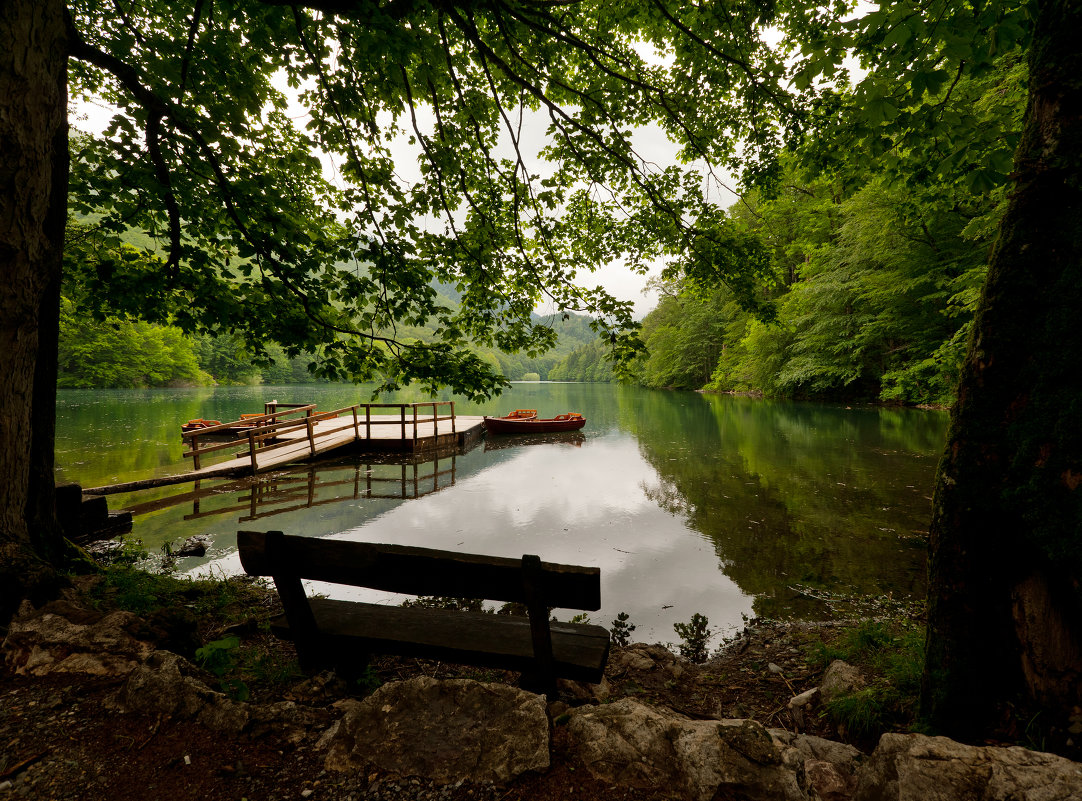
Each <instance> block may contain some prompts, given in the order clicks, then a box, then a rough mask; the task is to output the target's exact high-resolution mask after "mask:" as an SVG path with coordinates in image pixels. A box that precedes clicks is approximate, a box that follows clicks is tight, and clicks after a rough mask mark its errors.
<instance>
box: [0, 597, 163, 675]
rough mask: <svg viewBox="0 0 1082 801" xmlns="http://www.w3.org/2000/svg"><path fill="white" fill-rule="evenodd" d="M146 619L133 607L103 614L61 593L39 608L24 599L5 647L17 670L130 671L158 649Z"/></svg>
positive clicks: (6, 658) (36, 672)
mask: <svg viewBox="0 0 1082 801" xmlns="http://www.w3.org/2000/svg"><path fill="white" fill-rule="evenodd" d="M146 635H147V632H146V624H145V623H144V622H143V621H142V620H141V619H140V618H138V617H136V616H135V615H133V614H132V613H130V612H122V611H117V612H111V613H110V614H108V615H102V614H101V613H99V612H96V611H94V610H90V609H85V608H83V607H80V606H78V605H76V604H74V603H72V602H71V601H69V600H67V599H63V598H62V599H59V600H56V601H52V602H50V603H48V604H46V605H45V606H44V607H42V608H40V609H35V608H34V607H33V606H32V605H31V604H30V603H29V602H28V601H27V602H24V603H23V605H22V607H20V609H19V613H18V614H17V615H16V616H15V618H14V619H13V620H12V621H11V626H10V627H9V629H8V635H7V637H6V638H5V639H4V643H3V647H2V651H3V658H4V662H5V663H6V665H7V667H8V669H9V670H11V671H13V672H14V673H19V674H24V675H31V676H44V675H47V674H49V673H86V674H89V675H94V676H118V675H125V674H127V673H130V672H131V671H132V670H133V669H134V668H135V667H136V666H137V665H139V664H141V663H142V661H143V660H144V659H145V658H146V657H147V656H148V655H149V654H150V653H151V652H152V651H153V650H154V647H155V646H154V643H153V642H151V641H149V640H150V639H151V638H150V637H148V636H146Z"/></svg>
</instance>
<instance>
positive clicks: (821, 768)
mask: <svg viewBox="0 0 1082 801" xmlns="http://www.w3.org/2000/svg"><path fill="white" fill-rule="evenodd" d="M804 780H805V782H806V783H807V785H808V789H809V790H811V792H812V797H813V798H818V800H819V801H850V799H851V798H852V797H853V788H854V787H855V786H856V778H855V777H854V776H853V775H852V774H848V775H847V774H845V773H843V772H842V771H840V770H839V769H838V766H837V765H834V764H833V763H831V762H820V761H818V760H815V759H809V760H806V761H805V762H804Z"/></svg>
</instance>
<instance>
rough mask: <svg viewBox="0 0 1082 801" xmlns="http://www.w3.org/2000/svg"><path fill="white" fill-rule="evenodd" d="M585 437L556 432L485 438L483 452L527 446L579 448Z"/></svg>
mask: <svg viewBox="0 0 1082 801" xmlns="http://www.w3.org/2000/svg"><path fill="white" fill-rule="evenodd" d="M585 441H586V435H585V434H583V433H582V432H581V431H557V432H553V433H550V434H510V435H507V434H501V435H499V436H487V437H485V450H486V451H498V450H502V449H504V448H521V447H524V446H527V445H570V446H572V447H574V448H581V447H582V443H584V442H585Z"/></svg>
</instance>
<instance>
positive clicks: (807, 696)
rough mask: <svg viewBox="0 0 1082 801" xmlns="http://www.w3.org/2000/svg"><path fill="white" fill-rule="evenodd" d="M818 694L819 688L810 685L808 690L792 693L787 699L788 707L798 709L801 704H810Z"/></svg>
mask: <svg viewBox="0 0 1082 801" xmlns="http://www.w3.org/2000/svg"><path fill="white" fill-rule="evenodd" d="M818 695H819V688H818V687H812V688H811V689H810V690H805V691H804V692H802V693H801V694H800V695H794V696H793V697H792V698H790V699H789V708H790V709H800V708H801V707H803V706H806V705H808V704H810V703H811V702H812V701H814V700H815V699H816V697H817V696H818Z"/></svg>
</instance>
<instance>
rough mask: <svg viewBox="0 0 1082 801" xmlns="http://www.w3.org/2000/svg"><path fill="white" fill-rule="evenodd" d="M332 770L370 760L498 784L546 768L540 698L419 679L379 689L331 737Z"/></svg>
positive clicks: (430, 775) (411, 772)
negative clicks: (527, 772)
mask: <svg viewBox="0 0 1082 801" xmlns="http://www.w3.org/2000/svg"><path fill="white" fill-rule="evenodd" d="M327 745H328V754H327V761H326V766H327V768H328V769H329V770H343V771H344V770H356V769H360V768H363V767H365V766H367V765H374V766H375V767H377V768H380V769H382V770H387V771H391V772H393V773H397V774H400V775H404V776H422V777H424V778H427V779H432V780H435V781H438V782H443V783H451V782H457V781H463V780H464V781H472V782H476V783H497V784H503V783H506V782H508V781H510V780H511V779H513V778H514V777H516V776H518V775H519V774H521V773H524V772H526V771H530V770H545V769H546V768H548V766H549V725H548V715H547V713H546V708H545V699H544V698H543V697H542V696H538V695H534V694H532V693H528V692H525V691H524V690H519V689H516V688H514V687H508V686H505V685H502V684H484V683H481V682H477V681H470V680H467V679H449V680H444V681H439V680H436V679H432V678H429V677H427V676H420V677H417V678H413V679H409V680H408V681H401V682H393V683H391V684H385V685H384V686H382V687H380V688H379V689H378V690H376V692H374V693H373V694H372V695H371V696H369V697H368V698H366V699H365V700H364V701H362V702H361V703H359V704H356V705H355V706H352V707H351V708H350V709H349V710H348V711H347V712H346V714H345V716H344V717H343V718H342V721H341V723H340V724H339V726H338V728H337V731H335V732H334V734H333V735H332V736H331V737H330V740H329V743H327Z"/></svg>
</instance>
